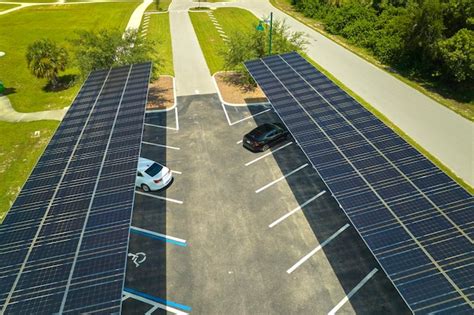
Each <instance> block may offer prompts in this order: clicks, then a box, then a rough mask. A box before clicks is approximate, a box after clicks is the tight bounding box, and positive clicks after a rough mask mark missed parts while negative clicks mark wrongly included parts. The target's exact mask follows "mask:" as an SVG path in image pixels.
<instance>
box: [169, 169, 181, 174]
mask: <svg viewBox="0 0 474 315" xmlns="http://www.w3.org/2000/svg"><path fill="white" fill-rule="evenodd" d="M171 173H173V174H178V175H181V174H183V173H181V172H178V171H175V170H171Z"/></svg>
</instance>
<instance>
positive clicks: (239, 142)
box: [236, 140, 244, 144]
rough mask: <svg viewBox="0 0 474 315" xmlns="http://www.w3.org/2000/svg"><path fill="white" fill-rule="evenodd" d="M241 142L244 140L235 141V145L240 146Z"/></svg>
mask: <svg viewBox="0 0 474 315" xmlns="http://www.w3.org/2000/svg"><path fill="white" fill-rule="evenodd" d="M243 141H244V140H239V141H237V142H236V143H237V144H241V143H242V142H243Z"/></svg>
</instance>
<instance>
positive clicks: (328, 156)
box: [245, 53, 474, 314]
mask: <svg viewBox="0 0 474 315" xmlns="http://www.w3.org/2000/svg"><path fill="white" fill-rule="evenodd" d="M245 65H246V67H247V69H248V71H249V72H250V74H251V75H252V77H253V78H254V79H255V81H256V82H257V83H258V85H259V86H260V87H261V88H262V90H263V91H264V92H265V94H266V96H267V97H268V99H269V101H270V102H271V104H272V105H273V108H274V109H275V111H276V113H277V114H278V115H279V116H280V118H281V119H282V121H283V122H284V123H285V125H286V126H287V128H288V129H289V131H290V132H291V134H292V135H293V136H294V138H295V140H296V142H297V143H298V145H299V146H300V148H301V149H302V151H303V152H304V153H305V154H306V156H307V158H308V159H309V160H310V161H311V163H312V165H313V167H314V168H315V169H316V170H317V172H318V173H319V175H320V176H321V178H322V179H323V180H324V181H325V183H326V185H327V186H328V188H329V189H330V190H331V192H332V194H333V195H334V197H335V198H336V200H337V201H338V203H339V205H340V206H341V208H342V209H343V210H344V211H345V213H346V215H347V216H348V218H349V219H350V221H351V222H352V224H353V226H354V227H355V228H356V230H357V231H358V232H359V234H360V235H361V237H362V239H363V240H364V241H365V243H366V244H367V247H368V248H369V249H370V250H371V252H372V253H373V255H374V256H375V258H376V259H377V260H378V262H379V264H380V266H381V267H382V268H383V269H384V271H385V272H386V274H387V275H388V277H389V278H390V279H391V281H392V282H393V284H394V285H395V287H396V288H397V290H398V291H399V292H400V294H401V296H402V297H403V299H404V300H405V301H406V303H407V304H408V306H409V307H410V308H411V310H412V311H413V312H415V313H417V314H418V313H419V314H424V313H431V312H434V313H438V312H439V313H445V314H453V313H456V314H462V313H465V314H468V313H469V314H472V310H473V309H472V304H473V303H472V300H473V293H474V276H473V275H474V254H473V253H474V252H473V241H472V237H473V233H474V223H473V222H474V220H473V219H474V199H473V196H472V195H470V194H469V193H468V192H467V191H466V190H464V189H463V188H462V187H461V186H459V185H458V184H457V183H456V182H454V181H453V180H452V179H451V178H450V177H448V176H447V175H446V174H444V173H443V172H442V171H441V170H440V169H439V168H437V167H436V166H435V165H433V164H432V163H431V162H430V161H429V160H428V159H426V158H425V157H424V156H423V155H422V154H420V152H418V151H417V150H415V149H414V148H413V147H412V146H411V145H409V144H408V143H407V142H405V141H404V140H403V139H402V138H400V137H399V136H398V135H397V134H396V133H395V132H393V131H392V130H391V129H390V128H388V127H387V126H386V125H384V124H383V123H382V122H381V121H380V120H379V119H377V117H375V116H374V115H373V114H372V113H370V112H368V111H367V110H366V109H365V108H364V107H362V106H361V105H360V104H359V103H358V102H357V101H355V100H354V99H353V98H351V97H350V96H349V95H348V94H347V93H345V92H344V91H342V90H341V89H340V88H339V87H337V86H336V85H335V84H334V83H333V82H332V81H330V80H329V79H328V78H327V77H326V76H325V75H323V74H322V73H321V72H319V71H318V70H317V69H316V68H314V67H313V66H312V65H311V64H310V63H308V62H307V61H306V60H305V59H304V58H302V57H301V56H300V55H299V54H297V53H289V54H283V55H274V56H270V57H266V58H263V59H258V60H253V61H248V62H246V64H245Z"/></svg>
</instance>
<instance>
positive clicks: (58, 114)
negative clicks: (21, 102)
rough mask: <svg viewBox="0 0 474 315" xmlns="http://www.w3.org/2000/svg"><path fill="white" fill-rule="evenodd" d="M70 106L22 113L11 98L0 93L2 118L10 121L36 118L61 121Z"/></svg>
mask: <svg viewBox="0 0 474 315" xmlns="http://www.w3.org/2000/svg"><path fill="white" fill-rule="evenodd" d="M68 109H69V107H65V108H63V109H57V110H47V111H42V112H32V113H20V112H17V111H15V110H14V109H13V107H12V104H11V103H10V100H9V99H8V97H6V96H2V95H0V117H1V118H0V120H2V121H8V122H26V121H36V120H59V121H61V120H62V119H63V117H64V115H65V114H66V112H67V110H68Z"/></svg>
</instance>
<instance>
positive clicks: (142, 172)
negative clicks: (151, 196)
mask: <svg viewBox="0 0 474 315" xmlns="http://www.w3.org/2000/svg"><path fill="white" fill-rule="evenodd" d="M172 179H173V176H172V174H171V170H170V169H169V168H167V167H166V166H164V165H161V164H160V163H157V162H155V161H152V160H148V159H145V158H140V159H139V160H138V171H137V178H136V180H135V186H137V187H140V188H141V189H143V191H153V190H159V189H162V188H165V187H166V186H168V184H169V183H170V182H171V180H172Z"/></svg>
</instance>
